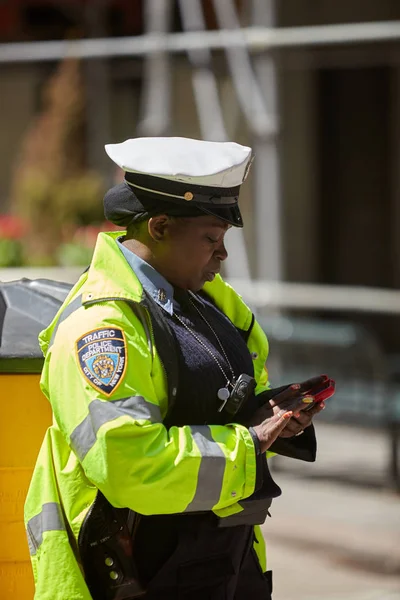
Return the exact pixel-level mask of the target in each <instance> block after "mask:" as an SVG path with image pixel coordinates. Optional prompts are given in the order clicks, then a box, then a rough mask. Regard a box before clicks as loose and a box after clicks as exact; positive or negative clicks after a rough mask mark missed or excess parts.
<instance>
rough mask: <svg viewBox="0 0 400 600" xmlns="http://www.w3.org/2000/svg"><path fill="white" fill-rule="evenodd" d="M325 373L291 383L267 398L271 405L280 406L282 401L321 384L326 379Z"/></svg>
mask: <svg viewBox="0 0 400 600" xmlns="http://www.w3.org/2000/svg"><path fill="white" fill-rule="evenodd" d="M328 379H329V378H328V376H327V375H318V376H317V377H311V378H310V379H306V380H305V381H302V382H301V383H292V385H289V386H288V387H287V388H285V389H284V390H283V391H282V392H280V393H279V394H277V395H276V396H274V397H273V398H271V399H270V400H269V404H270V405H271V406H280V405H281V404H282V403H283V402H286V401H287V400H289V399H291V398H295V397H296V396H300V395H303V394H305V393H306V392H309V391H310V390H311V389H312V388H315V387H317V386H320V385H322V384H323V383H324V382H325V381H328Z"/></svg>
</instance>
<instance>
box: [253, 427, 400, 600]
mask: <svg viewBox="0 0 400 600" xmlns="http://www.w3.org/2000/svg"><path fill="white" fill-rule="evenodd" d="M317 437H318V448H319V449H318V457H317V462H315V463H312V464H307V463H302V462H301V461H294V460H291V459H287V458H284V457H275V458H273V459H271V460H272V462H271V471H272V473H273V476H274V479H275V481H276V482H277V483H278V484H279V485H280V486H281V488H282V491H283V495H282V496H281V497H280V498H277V499H276V500H275V501H274V503H273V505H272V507H271V514H272V518H270V519H268V520H267V521H266V523H265V524H264V526H263V532H264V536H265V539H266V542H267V547H268V568H270V569H272V570H273V574H274V600H339V599H340V600H400V494H399V493H396V492H395V491H393V490H391V489H390V487H389V486H388V481H389V480H388V477H387V469H388V462H389V458H388V457H389V443H388V439H387V437H386V436H385V434H384V433H383V432H376V431H374V432H371V431H368V430H363V429H358V428H354V427H347V426H340V425H327V424H324V423H318V424H317Z"/></svg>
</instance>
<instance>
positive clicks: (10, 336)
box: [0, 279, 72, 373]
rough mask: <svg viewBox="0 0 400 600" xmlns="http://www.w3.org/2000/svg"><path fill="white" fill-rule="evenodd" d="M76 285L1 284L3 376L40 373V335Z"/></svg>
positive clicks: (22, 281) (0, 367)
mask: <svg viewBox="0 0 400 600" xmlns="http://www.w3.org/2000/svg"><path fill="white" fill-rule="evenodd" d="M71 288H72V285H71V284H69V283H61V282H58V281H51V280H49V279H34V280H30V279H19V280H18V281H7V282H0V373H40V371H41V369H42V365H43V355H42V352H41V350H40V346H39V342H38V335H39V332H40V331H42V329H44V328H45V327H47V326H48V325H49V323H50V322H51V321H52V320H53V317H54V315H55V314H56V312H57V311H58V309H59V308H60V306H61V304H62V303H63V301H64V299H65V298H66V296H67V294H68V293H69V291H70V289H71Z"/></svg>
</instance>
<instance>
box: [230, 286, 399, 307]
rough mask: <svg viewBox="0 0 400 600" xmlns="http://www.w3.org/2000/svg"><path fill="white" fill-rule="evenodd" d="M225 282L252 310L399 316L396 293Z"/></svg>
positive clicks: (375, 289) (340, 287) (357, 288)
mask: <svg viewBox="0 0 400 600" xmlns="http://www.w3.org/2000/svg"><path fill="white" fill-rule="evenodd" d="M229 283H230V285H232V287H233V288H234V289H235V290H236V291H237V292H238V293H239V294H240V295H241V296H242V297H243V300H244V301H245V302H246V303H247V304H249V305H251V306H252V307H254V308H279V309H301V310H330V311H348V312H353V311H354V312H370V313H381V314H393V315H395V314H400V291H398V290H390V289H385V288H370V287H368V288H367V287H355V286H336V285H335V286H333V285H314V284H305V283H304V284H303V283H285V282H271V281H260V280H254V281H249V280H245V279H233V278H230V279H229Z"/></svg>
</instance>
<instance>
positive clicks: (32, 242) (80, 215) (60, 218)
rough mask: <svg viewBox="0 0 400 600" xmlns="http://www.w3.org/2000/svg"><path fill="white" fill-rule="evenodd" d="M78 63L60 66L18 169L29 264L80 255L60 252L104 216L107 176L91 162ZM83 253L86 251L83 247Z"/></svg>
mask: <svg viewBox="0 0 400 600" xmlns="http://www.w3.org/2000/svg"><path fill="white" fill-rule="evenodd" d="M83 89H84V86H83V82H82V76H81V67H80V64H79V62H78V61H76V60H73V59H66V60H64V61H63V62H62V63H60V65H59V66H58V68H57V70H56V72H55V73H54V75H53V77H52V78H51V79H50V81H49V82H48V85H47V86H46V89H45V91H44V95H43V109H42V111H41V113H40V114H39V115H38V117H37V118H36V119H35V121H34V123H33V124H32V127H31V128H30V130H29V131H28V132H27V134H26V136H25V139H24V142H23V145H22V149H21V156H20V158H19V160H18V163H17V164H18V166H17V168H16V170H15V173H14V182H13V186H12V197H11V205H12V209H13V212H14V213H16V214H17V215H20V216H22V217H23V218H24V219H26V221H27V222H28V224H29V232H28V234H27V236H26V238H25V239H24V247H25V248H26V249H27V252H26V262H27V263H29V264H38V265H51V264H57V262H58V260H61V259H60V256H62V257H63V258H62V261H66V260H67V261H69V260H77V258H74V259H71V258H66V256H69V257H71V256H72V255H74V256H76V257H77V252H76V251H74V252H72V250H71V249H68V250H63V251H59V250H58V248H59V246H60V245H63V244H72V242H71V238H72V237H73V235H74V232H75V231H76V229H77V228H78V227H80V226H82V225H87V224H89V223H93V222H100V221H102V219H103V206H102V197H103V192H104V188H103V180H102V177H101V176H100V175H99V174H98V173H95V172H93V171H90V170H88V169H87V167H86V163H85V148H86V139H85V116H86V107H85V103H86V100H85V96H84V92H83ZM81 255H82V256H83V255H84V251H83V250H82V253H81Z"/></svg>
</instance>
